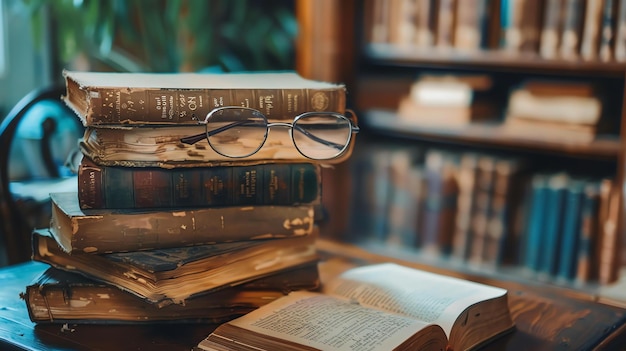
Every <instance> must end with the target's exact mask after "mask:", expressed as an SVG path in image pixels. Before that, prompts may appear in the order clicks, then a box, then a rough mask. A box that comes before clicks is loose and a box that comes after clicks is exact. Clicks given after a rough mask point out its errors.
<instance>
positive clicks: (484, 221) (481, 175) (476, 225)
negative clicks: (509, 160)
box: [468, 155, 496, 265]
mask: <svg viewBox="0 0 626 351" xmlns="http://www.w3.org/2000/svg"><path fill="white" fill-rule="evenodd" d="M495 165H496V157H495V156H491V155H481V156H479V157H478V163H477V172H476V183H475V187H474V206H473V207H472V213H471V219H470V230H471V232H472V233H471V238H472V239H471V241H470V243H469V244H470V248H469V257H468V261H469V262H470V263H471V264H474V265H481V264H483V263H484V261H485V258H486V252H485V249H486V245H487V242H488V238H487V234H488V230H487V229H488V225H489V218H490V215H491V200H492V197H493V195H492V194H493V186H494V178H495Z"/></svg>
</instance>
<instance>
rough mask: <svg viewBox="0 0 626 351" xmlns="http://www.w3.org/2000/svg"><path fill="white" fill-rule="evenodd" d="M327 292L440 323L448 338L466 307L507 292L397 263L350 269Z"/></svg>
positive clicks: (325, 290)
mask: <svg viewBox="0 0 626 351" xmlns="http://www.w3.org/2000/svg"><path fill="white" fill-rule="evenodd" d="M324 292H325V293H327V294H333V295H339V296H343V297H346V298H349V299H351V300H354V301H358V302H359V303H360V304H361V305H364V306H370V307H376V308H379V309H384V310H387V311H391V312H395V313H401V314H404V315H407V316H411V317H414V318H417V319H420V320H422V321H424V322H427V323H435V324H439V325H440V326H441V327H442V328H443V330H444V331H445V332H446V335H447V336H448V337H450V331H451V330H452V324H453V323H454V321H455V320H456V318H457V317H458V316H459V314H460V313H461V312H462V311H463V310H464V309H465V308H467V307H468V306H470V305H472V304H474V303H476V302H479V301H482V300H486V299H491V298H495V297H498V296H502V295H504V294H506V290H504V289H500V288H496V287H491V286H487V285H483V284H478V283H473V282H470V281H466V280H462V279H456V278H452V277H446V276H442V275H438V274H434V273H429V272H424V271H420V270H417V269H412V268H408V267H404V266H401V265H397V264H394V263H383V264H376V265H370V266H364V267H357V268H353V269H350V270H348V271H346V272H344V273H343V274H341V275H340V276H339V277H337V278H336V279H334V280H333V281H331V282H328V283H325V285H324Z"/></svg>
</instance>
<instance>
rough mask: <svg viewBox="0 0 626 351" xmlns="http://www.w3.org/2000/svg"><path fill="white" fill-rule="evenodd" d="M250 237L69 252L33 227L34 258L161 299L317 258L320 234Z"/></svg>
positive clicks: (181, 298) (179, 298) (178, 299)
mask: <svg viewBox="0 0 626 351" xmlns="http://www.w3.org/2000/svg"><path fill="white" fill-rule="evenodd" d="M316 237H317V235H313V234H311V235H304V236H298V237H294V238H284V239H268V240H247V241H237V242H229V243H220V244H212V245H197V246H189V247H175V248H169V249H159V250H147V251H134V252H123V253H111V254H102V255H92V254H85V253H76V254H69V253H67V252H65V251H64V250H63V249H62V248H61V247H60V246H59V245H58V243H57V242H56V241H55V240H54V238H53V237H52V236H51V234H50V233H49V231H47V230H45V229H42V230H35V231H34V232H33V259H34V260H35V261H39V262H43V263H48V264H50V265H51V266H53V267H56V268H58V269H61V270H65V271H69V272H75V273H79V274H82V275H84V276H86V277H89V278H92V279H96V280H99V281H102V282H105V283H108V284H112V285H115V286H117V287H118V288H120V289H122V290H126V291H128V292H130V293H133V294H135V295H137V296H139V297H141V298H143V299H145V300H146V301H148V302H150V303H154V304H158V305H162V306H165V305H169V304H171V303H177V304H184V303H185V301H186V300H187V299H189V298H192V297H195V296H199V295H201V294H205V293H210V292H214V291H218V290H219V289H223V288H226V287H230V286H236V285H240V284H243V283H246V282H248V281H251V280H254V279H258V278H262V277H264V276H267V275H270V274H275V273H278V272H281V271H283V270H286V269H292V268H295V267H298V266H300V265H307V264H313V263H314V262H317V260H318V256H317V253H316V250H315V238H316Z"/></svg>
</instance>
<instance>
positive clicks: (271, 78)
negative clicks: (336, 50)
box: [63, 70, 346, 126]
mask: <svg viewBox="0 0 626 351" xmlns="http://www.w3.org/2000/svg"><path fill="white" fill-rule="evenodd" d="M63 76H64V77H65V82H66V88H67V91H66V95H65V96H64V97H63V100H64V101H65V102H66V104H67V105H68V106H70V107H71V108H72V109H73V110H74V111H75V112H76V114H77V115H78V116H79V118H81V120H82V122H83V124H84V125H85V126H93V125H107V124H112V125H119V124H130V125H136V124H173V125H179V124H183V125H185V124H186V125H190V124H191V125H195V124H197V121H198V120H202V119H204V117H205V116H206V115H207V114H208V113H209V112H210V111H211V110H213V109H214V108H217V107H222V106H244V107H251V108H254V109H257V110H259V111H261V112H263V113H264V114H265V115H266V116H267V117H268V119H279V120H281V119H282V120H285V119H287V120H288V119H293V118H294V117H295V116H297V115H298V114H301V113H303V112H309V111H330V112H338V113H344V112H345V104H346V96H345V94H346V88H345V86H344V85H343V84H334V83H328V82H319V81H314V80H309V79H305V78H303V77H301V76H299V75H298V74H297V73H295V72H245V73H223V74H209V73H112V72H77V71H68V70H65V71H64V72H63Z"/></svg>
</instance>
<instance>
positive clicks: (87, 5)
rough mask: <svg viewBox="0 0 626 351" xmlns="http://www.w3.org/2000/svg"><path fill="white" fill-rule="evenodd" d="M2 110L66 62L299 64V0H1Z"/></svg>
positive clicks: (177, 67)
mask: <svg viewBox="0 0 626 351" xmlns="http://www.w3.org/2000/svg"><path fill="white" fill-rule="evenodd" d="M0 4H1V5H2V6H0V11H1V12H0V13H1V16H0V31H1V32H0V40H2V42H1V43H0V44H1V45H0V111H3V112H4V113H6V112H7V109H8V108H10V107H11V106H12V105H13V104H15V103H16V102H17V101H18V100H19V99H20V98H21V97H23V96H24V95H26V93H28V92H29V91H30V90H32V89H34V88H38V87H42V86H46V85H50V84H53V83H58V82H60V80H61V71H62V69H63V68H69V69H75V70H95V71H122V72H183V71H184V72H189V71H224V72H233V71H243V70H286V69H294V66H295V59H294V47H295V38H296V35H297V32H298V25H297V22H296V18H295V13H294V1H290V0H269V1H263V2H258V1H250V0H234V1H201V0H200V1H198V0H179V1H165V0H159V1H140V0H131V1H116V0H113V1H94V0H58V1H47V0H2V1H0Z"/></svg>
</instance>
